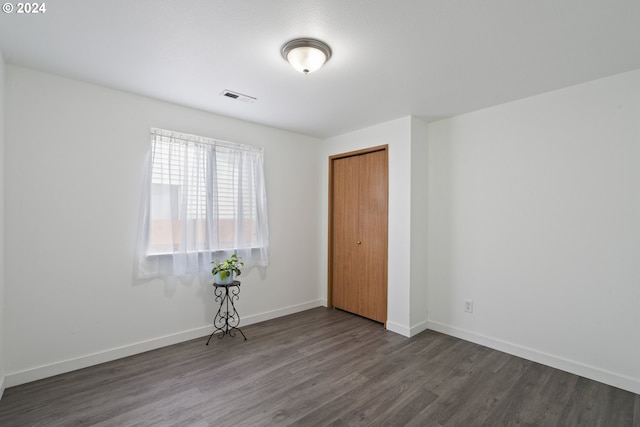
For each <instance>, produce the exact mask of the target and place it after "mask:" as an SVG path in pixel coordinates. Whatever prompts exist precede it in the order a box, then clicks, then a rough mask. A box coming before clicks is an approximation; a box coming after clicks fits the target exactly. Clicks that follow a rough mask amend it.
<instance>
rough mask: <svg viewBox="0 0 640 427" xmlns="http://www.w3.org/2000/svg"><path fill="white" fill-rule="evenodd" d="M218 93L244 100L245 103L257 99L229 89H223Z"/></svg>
mask: <svg viewBox="0 0 640 427" xmlns="http://www.w3.org/2000/svg"><path fill="white" fill-rule="evenodd" d="M220 95H222V96H226V97H227V98H231V99H235V100H236V101H240V102H244V103H245V104H251V103H253V102H255V101H256V100H257V98H254V97H253V96H249V95H243V94H241V93H238V92H232V91H230V90H227V89H225V90H223V91H222V92H221V93H220Z"/></svg>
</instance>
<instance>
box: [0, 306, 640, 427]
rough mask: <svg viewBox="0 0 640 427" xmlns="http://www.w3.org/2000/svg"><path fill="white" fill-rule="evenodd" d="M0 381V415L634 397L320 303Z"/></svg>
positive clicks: (551, 411)
mask: <svg viewBox="0 0 640 427" xmlns="http://www.w3.org/2000/svg"><path fill="white" fill-rule="evenodd" d="M242 329H243V332H244V333H245V334H246V335H247V338H248V340H247V341H244V340H243V339H242V337H240V338H238V337H235V338H231V337H224V338H223V339H217V338H215V339H213V340H212V341H211V343H210V344H209V346H205V345H204V343H205V342H206V339H207V338H208V337H203V338H201V339H197V340H192V341H188V342H184V343H180V344H176V345H173V346H170V347H165V348H162V349H159V350H155V351H150V352H147V353H143V354H138V355H135V356H131V357H128V358H124V359H120V360H116V361H113V362H109V363H105V364H102V365H98V366H93V367H90V368H86V369H82V370H78V371H75V372H70V373H67V374H64V375H59V376H56V377H52V378H47V379H44V380H41V381H36V382H33V383H29V384H24V385H21V386H17V387H12V388H9V389H7V390H5V393H4V396H3V398H2V400H1V401H0V425H1V426H9V427H13V426H16V427H18V426H19V427H22V426H47V427H51V426H65V427H66V426H76V425H77V426H101V427H104V426H154V427H155V426H196V427H204V426H216V427H225V426H250V425H258V426H281V425H282V426H284V425H293V426H305V427H306V426H340V427H342V426H359V425H362V426H364V425H366V426H387V425H388V426H400V425H402V426H404V425H407V426H465V427H466V426H472V427H473V426H483V425H484V426H492V427H493V426H515V425H519V426H527V425H528V426H580V427H582V426H607V427H609V426H615V427H617V426H632V427H640V396H638V395H636V394H633V393H629V392H626V391H623V390H620V389H617V388H615V387H610V386H607V385H604V384H601V383H597V382H595V381H590V380H587V379H584V378H580V377H577V376H575V375H572V374H569V373H566V372H562V371H559V370H555V369H552V368H549V367H546V366H543V365H540V364H537V363H534V362H530V361H527V360H524V359H521V358H517V357H514V356H510V355H508V354H505V353H501V352H499V351H495V350H491V349H488V348H486V347H482V346H480V345H477V344H473V343H470V342H466V341H462V340H459V339H456V338H453V337H450V336H446V335H443V334H440V333H437V332H433V331H425V332H423V333H421V334H419V335H417V336H415V337H412V338H405V337H402V336H400V335H397V334H394V333H392V332H389V331H386V330H384V328H382V327H381V325H380V324H378V323H375V322H372V321H369V320H367V319H363V318H361V317H358V316H354V315H351V314H348V313H345V312H341V311H339V310H329V309H325V308H317V309H313V310H308V311H305V312H302V313H296V314H293V315H291V316H286V317H282V318H279V319H272V320H269V321H267V322H262V323H259V324H254V325H249V326H246V327H243V328H242Z"/></svg>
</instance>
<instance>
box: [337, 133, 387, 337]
mask: <svg viewBox="0 0 640 427" xmlns="http://www.w3.org/2000/svg"><path fill="white" fill-rule="evenodd" d="M377 151H385V152H386V154H387V186H386V188H385V191H386V192H387V207H386V210H387V222H388V218H389V160H388V159H389V145H388V144H385V145H377V146H375V147H369V148H363V149H360V150H356V151H349V152H346V153H341V154H334V155H333V156H329V192H328V193H329V211H328V214H327V216H328V220H329V227H328V229H329V236H328V259H327V307H329V308H333V161H334V160H338V159H344V158H345V157H354V156H360V155H362V154H369V153H375V152H377ZM387 232H388V231H387ZM388 245H389V236H388V235H387V244H386V245H385V252H386V258H387V262H388V261H389V246H388ZM387 281H388V278H387ZM388 286H389V284H388V282H387V289H388ZM386 300H387V297H386V295H385V307H386V306H387V301H386ZM386 317H387V316H386V313H385V319H386ZM384 326H385V328H386V327H387V322H386V320H385V322H384Z"/></svg>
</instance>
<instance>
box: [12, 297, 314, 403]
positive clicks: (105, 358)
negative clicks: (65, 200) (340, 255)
mask: <svg viewBox="0 0 640 427" xmlns="http://www.w3.org/2000/svg"><path fill="white" fill-rule="evenodd" d="M321 305H322V302H321V300H314V301H309V302H306V303H302V304H297V305H292V306H289V307H284V308H281V309H278V310H272V311H268V312H265V313H260V314H255V315H252V316H247V317H243V318H242V325H244V326H247V325H251V324H252V323H258V322H263V321H265V320H270V319H275V318H276V317H282V316H286V315H288V314H293V313H297V312H299V311H304V310H308V309H310V308H315V307H320V306H321ZM209 334H211V325H207V326H203V327H200V328H195V329H192V330H189V331H183V332H179V333H176V334H171V335H166V336H163V337H159V338H154V339H151V340H147V341H141V342H138V343H134V344H130V345H126V346H122V347H117V348H112V349H109V350H105V351H101V352H98V353H94V354H89V355H85V356H81V357H77V358H73V359H68V360H64V361H61V362H56V363H52V364H49V365H43V366H37V367H35V368H30V369H25V370H23V371H19V372H12V373H9V374H7V375H6V377H5V378H4V379H3V382H2V387H4V386H5V385H6V387H13V386H16V385H20V384H24V383H28V382H31V381H37V380H41V379H43V378H48V377H52V376H54V375H59V374H64V373H65V372H71V371H75V370H77V369H82V368H86V367H89V366H93V365H98V364H100V363H105V362H110V361H112V360H116V359H121V358H123V357H128V356H133V355H134V354H139V353H144V352H145V351H149V350H155V349H158V348H161V347H166V346H168V345H173V344H177V343H180V342H184V341H189V340H192V339H195V338H201V337H204V336H207V335H209ZM0 390H2V389H0Z"/></svg>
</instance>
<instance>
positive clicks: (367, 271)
mask: <svg viewBox="0 0 640 427" xmlns="http://www.w3.org/2000/svg"><path fill="white" fill-rule="evenodd" d="M358 160H359V163H360V165H359V166H360V177H361V179H360V180H359V197H358V204H359V209H358V219H359V224H358V240H357V242H359V243H358V244H357V246H356V249H357V258H358V261H359V264H360V265H361V269H360V271H359V280H358V285H359V289H360V293H359V309H358V311H357V314H360V315H361V316H364V317H367V318H369V319H373V320H377V321H378V322H383V323H384V322H385V321H386V316H387V304H386V302H387V234H388V233H387V152H386V151H376V152H373V153H368V154H363V155H360V156H358Z"/></svg>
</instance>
